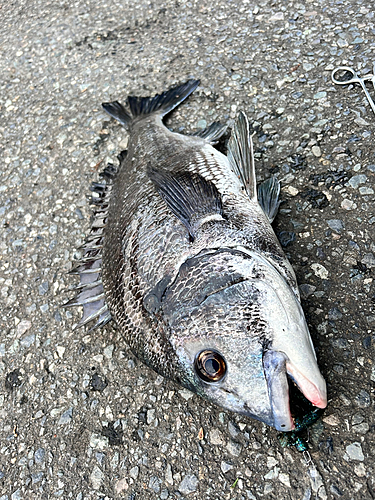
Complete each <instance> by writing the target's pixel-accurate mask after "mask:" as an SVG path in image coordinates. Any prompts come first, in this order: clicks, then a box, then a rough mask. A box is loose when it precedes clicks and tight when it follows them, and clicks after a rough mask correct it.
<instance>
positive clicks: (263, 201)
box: [258, 176, 281, 223]
mask: <svg viewBox="0 0 375 500" xmlns="http://www.w3.org/2000/svg"><path fill="white" fill-rule="evenodd" d="M279 194H280V182H279V181H278V180H277V179H276V177H274V176H272V177H270V178H269V179H267V180H265V181H264V182H262V184H260V186H258V203H259V205H260V206H261V207H262V210H263V212H264V213H265V214H266V215H267V217H268V220H269V221H270V223H271V222H273V220H274V218H275V217H276V215H277V212H278V210H279V206H280V203H281V202H280V201H279Z"/></svg>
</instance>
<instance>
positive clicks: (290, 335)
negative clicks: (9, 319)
mask: <svg viewBox="0 0 375 500" xmlns="http://www.w3.org/2000/svg"><path fill="white" fill-rule="evenodd" d="M197 84H198V82H196V81H189V82H187V83H186V84H184V85H182V86H180V87H177V88H175V89H171V90H170V91H168V92H165V93H164V94H162V95H160V96H156V97H154V98H143V99H142V98H129V106H130V110H131V114H130V113H128V112H127V111H126V110H125V109H124V108H123V107H122V106H121V105H120V104H118V103H117V102H115V103H108V104H105V105H104V107H105V109H106V110H107V111H108V112H109V113H110V114H111V115H112V116H114V117H115V118H117V119H118V120H120V121H121V122H123V123H124V124H125V125H126V126H127V127H128V128H129V134H130V137H129V149H128V152H127V154H126V155H125V154H122V156H121V158H120V165H119V167H118V168H116V167H113V166H112V167H109V170H108V169H107V173H104V177H105V180H104V182H103V183H102V184H97V185H96V186H94V191H96V193H97V197H98V202H97V204H98V207H99V208H98V210H97V215H96V221H95V222H94V224H93V229H92V231H91V234H90V236H89V238H88V241H87V243H86V244H85V247H84V248H85V254H84V258H83V262H82V263H81V264H80V266H79V267H78V268H77V270H76V272H77V273H78V274H80V277H81V287H80V292H79V295H78V297H77V298H76V299H75V300H73V301H71V303H70V305H77V304H81V305H83V306H84V316H83V319H82V321H81V323H86V322H89V321H90V320H92V319H96V320H97V324H98V325H101V324H104V323H106V322H107V321H109V319H110V318H113V319H114V320H115V322H116V323H117V325H118V327H119V328H120V329H121V331H122V333H123V335H124V338H125V341H126V342H127V343H128V344H129V346H130V347H131V349H132V350H133V352H134V353H135V354H136V355H137V356H138V357H139V358H140V359H141V360H142V361H144V362H145V363H146V364H147V365H149V366H150V367H152V368H153V369H154V370H155V371H157V372H159V373H161V374H162V375H164V376H167V377H168V378H171V379H173V380H175V381H177V382H178V383H180V384H181V385H183V386H184V387H187V388H188V389H190V390H192V391H194V392H196V393H197V394H199V395H200V396H202V397H204V398H205V399H207V400H209V401H211V402H213V403H215V404H218V405H220V406H222V407H224V408H227V409H229V410H232V411H235V412H239V413H242V414H244V415H247V416H250V417H253V418H256V419H258V420H261V421H263V422H265V423H267V424H268V425H270V426H274V427H276V428H277V429H279V430H284V431H288V430H292V429H293V428H294V422H293V418H292V416H291V412H290V404H289V388H288V376H289V377H290V378H291V379H292V380H293V381H294V382H295V383H296V384H297V385H298V387H299V389H300V390H301V392H302V393H303V394H304V396H305V397H306V398H307V399H308V400H309V401H311V403H312V404H314V405H315V406H318V407H320V408H323V407H325V406H326V402H327V400H326V386H325V382H324V379H323V378H322V376H321V374H320V372H319V368H318V366H317V362H316V356H315V352H314V348H313V345H312V342H311V338H310V334H309V331H308V328H307V325H306V321H305V318H304V314H303V311H302V308H301V304H300V300H299V293H298V287H297V283H296V279H295V275H294V272H293V269H292V268H291V266H290V264H289V262H288V260H287V259H286V257H285V255H284V253H283V251H282V249H281V247H280V245H279V242H278V240H277V238H276V236H275V234H274V232H273V230H272V227H271V224H270V221H272V219H273V217H274V216H275V213H276V211H277V208H278V201H277V197H278V191H279V185H278V183H277V181H276V180H275V179H273V180H271V181H269V182H268V183H267V182H266V183H265V184H264V185H261V186H260V189H258V193H259V195H258V194H257V190H256V181H255V172H254V164H253V155H252V144H251V138H250V135H249V130H248V122H247V118H246V116H245V115H244V114H243V113H241V114H240V115H239V118H238V120H237V122H236V125H235V127H234V130H233V131H232V137H231V139H230V141H229V144H228V157H227V156H225V155H223V154H222V153H220V152H219V151H217V150H216V149H215V148H214V147H213V146H212V145H211V142H214V141H215V140H216V139H217V138H218V137H220V135H221V134H222V133H223V131H224V129H223V128H221V127H220V126H218V125H215V124H214V125H213V126H212V127H211V128H209V129H208V130H207V131H205V132H203V133H202V134H201V136H186V135H181V134H177V133H173V132H171V131H170V130H168V129H167V128H166V127H165V126H164V124H163V122H162V118H163V116H164V115H165V114H166V113H167V112H169V111H170V110H171V109H173V107H175V106H176V105H178V104H179V103H180V102H181V101H182V100H183V99H185V98H186V97H187V96H188V95H189V94H190V93H191V92H192V91H193V90H194V89H195V87H196V86H197ZM258 200H259V201H258ZM260 203H261V204H260ZM261 205H262V206H261Z"/></svg>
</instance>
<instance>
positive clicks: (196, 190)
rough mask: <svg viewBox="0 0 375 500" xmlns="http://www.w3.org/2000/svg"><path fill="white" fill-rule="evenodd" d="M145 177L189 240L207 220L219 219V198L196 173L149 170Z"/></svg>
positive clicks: (215, 189) (210, 185) (210, 186)
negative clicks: (185, 230) (185, 229)
mask: <svg viewBox="0 0 375 500" xmlns="http://www.w3.org/2000/svg"><path fill="white" fill-rule="evenodd" d="M147 173H148V176H149V178H150V179H151V181H152V182H153V184H154V186H155V187H156V189H157V191H158V193H159V194H160V196H161V197H162V198H163V200H164V201H165V203H166V204H167V206H168V208H169V209H170V210H171V211H172V212H173V214H174V215H175V216H176V217H177V218H178V219H179V220H180V221H181V222H182V223H183V224H184V225H185V227H186V228H187V230H188V231H189V235H190V238H191V241H194V239H195V233H196V230H197V229H198V228H199V227H200V226H201V225H202V224H204V223H205V222H208V221H209V220H222V213H223V211H222V203H221V196H220V193H219V191H218V190H217V188H216V186H215V185H214V184H213V183H212V182H209V181H206V179H204V178H203V177H202V176H201V175H199V174H192V173H190V172H183V173H179V174H174V173H171V172H167V171H165V170H164V171H163V170H156V169H152V168H149V169H148V171H147Z"/></svg>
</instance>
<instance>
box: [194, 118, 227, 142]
mask: <svg viewBox="0 0 375 500" xmlns="http://www.w3.org/2000/svg"><path fill="white" fill-rule="evenodd" d="M227 128H228V127H227V125H223V124H222V123H220V122H213V123H211V125H209V126H208V127H207V128H205V129H203V130H199V131H198V132H195V134H193V135H195V136H196V137H202V139H205V140H206V141H207V142H209V143H210V144H212V145H214V144H216V143H217V142H218V140H219V139H220V137H222V136H223V135H224V134H225V132H226V130H227Z"/></svg>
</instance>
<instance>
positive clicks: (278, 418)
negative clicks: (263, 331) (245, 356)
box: [263, 350, 295, 432]
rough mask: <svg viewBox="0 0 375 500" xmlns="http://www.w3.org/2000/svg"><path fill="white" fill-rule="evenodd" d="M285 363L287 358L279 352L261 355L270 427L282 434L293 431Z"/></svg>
mask: <svg viewBox="0 0 375 500" xmlns="http://www.w3.org/2000/svg"><path fill="white" fill-rule="evenodd" d="M287 361H288V357H287V356H286V354H285V353H283V352H281V351H272V350H269V351H266V352H264V353H263V369H264V375H265V378H266V381H267V387H268V396H269V401H270V406H271V414H272V419H273V422H272V425H273V426H274V427H275V429H276V430H278V431H282V432H289V431H292V430H294V429H295V423H294V420H293V418H292V414H291V411H290V404H289V384H288V378H287V371H286V362H287Z"/></svg>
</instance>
